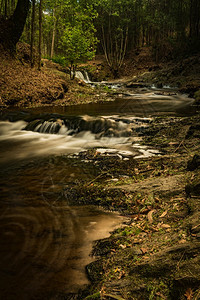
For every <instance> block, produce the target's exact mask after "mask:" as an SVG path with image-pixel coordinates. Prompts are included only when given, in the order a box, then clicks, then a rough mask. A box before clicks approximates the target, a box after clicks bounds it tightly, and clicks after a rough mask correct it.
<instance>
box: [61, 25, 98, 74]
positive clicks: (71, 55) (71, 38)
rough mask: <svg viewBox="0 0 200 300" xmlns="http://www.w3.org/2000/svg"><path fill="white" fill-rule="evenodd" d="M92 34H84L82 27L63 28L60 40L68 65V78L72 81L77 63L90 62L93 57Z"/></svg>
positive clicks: (93, 40)
mask: <svg viewBox="0 0 200 300" xmlns="http://www.w3.org/2000/svg"><path fill="white" fill-rule="evenodd" d="M95 43H96V39H95V38H94V35H93V32H87V33H86V32H84V31H83V29H82V27H80V26H79V25H77V26H74V27H72V26H70V25H68V26H67V27H66V28H65V31H64V36H63V39H62V49H63V51H64V54H65V57H66V60H67V61H68V63H69V70H70V78H71V79H74V77H75V74H76V69H77V65H78V63H81V62H85V61H87V60H91V59H92V58H93V57H94V55H95V48H94V46H95Z"/></svg>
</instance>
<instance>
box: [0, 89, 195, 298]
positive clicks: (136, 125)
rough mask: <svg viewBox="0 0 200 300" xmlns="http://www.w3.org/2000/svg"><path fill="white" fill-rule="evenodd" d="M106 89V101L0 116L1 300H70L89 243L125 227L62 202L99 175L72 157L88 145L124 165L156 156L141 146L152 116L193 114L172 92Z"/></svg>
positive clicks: (83, 278) (82, 280) (79, 283)
mask: <svg viewBox="0 0 200 300" xmlns="http://www.w3.org/2000/svg"><path fill="white" fill-rule="evenodd" d="M112 88H113V89H115V90H116V100H115V101H111V102H104V103H95V104H86V105H76V106H67V107H43V108H35V109H24V110H23V111H19V110H17V109H13V110H9V111H4V112H2V113H1V115H0V143H1V152H0V185H1V205H0V257H1V259H0V273H1V274H0V298H1V299H9V300H10V299H70V295H73V294H75V293H77V292H78V290H79V289H80V288H84V287H85V286H87V285H88V284H89V281H88V279H87V275H86V273H85V266H86V265H87V264H88V263H90V262H92V261H93V260H94V258H93V257H91V256H90V253H91V250H92V245H93V242H94V241H95V240H98V239H102V238H105V237H108V236H109V233H110V232H111V231H112V230H114V229H115V228H117V227H119V226H120V224H122V223H123V222H124V220H125V218H123V217H122V216H120V215H119V214H117V213H114V212H108V211H105V210H103V209H101V208H98V207H95V206H91V205H90V206H72V205H70V203H69V202H68V199H67V197H66V196H65V197H63V194H62V192H63V189H64V188H65V187H66V186H68V187H69V186H70V185H72V184H76V181H77V182H78V181H79V180H81V181H84V182H90V181H91V180H93V179H94V178H95V177H96V176H97V173H96V169H95V166H94V167H93V168H91V167H87V164H86V163H85V165H86V166H85V167H83V165H81V166H80V165H79V164H78V163H77V162H76V159H74V157H75V156H77V157H78V154H79V153H80V152H83V151H86V150H88V149H92V148H96V151H97V152H98V153H100V154H101V155H112V156H116V157H118V158H120V159H125V160H128V159H129V158H130V157H134V158H135V159H139V158H144V157H151V156H154V155H160V153H159V151H158V150H157V149H153V148H148V147H147V146H145V145H141V144H140V142H141V138H142V137H141V136H142V134H143V133H145V130H146V129H147V128H148V126H149V125H150V124H151V122H152V118H153V117H154V116H159V115H166V116H172V117H173V116H185V115H188V114H190V113H191V114H192V113H193V112H194V108H193V107H192V104H193V101H194V100H193V99H191V98H188V97H187V96H186V95H180V94H178V93H177V92H176V91H174V90H170V89H155V88H141V89H138V90H134V89H133V90H132V89H130V88H129V89H127V88H125V87H121V86H120V88H119V87H118V86H117V87H116V86H112ZM66 295H67V296H66ZM66 297H68V298H66Z"/></svg>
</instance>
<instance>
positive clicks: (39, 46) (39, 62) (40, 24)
mask: <svg viewBox="0 0 200 300" xmlns="http://www.w3.org/2000/svg"><path fill="white" fill-rule="evenodd" d="M42 4H43V1H42V0H40V6H39V45H38V52H39V58H38V70H39V71H40V70H41V58H42Z"/></svg>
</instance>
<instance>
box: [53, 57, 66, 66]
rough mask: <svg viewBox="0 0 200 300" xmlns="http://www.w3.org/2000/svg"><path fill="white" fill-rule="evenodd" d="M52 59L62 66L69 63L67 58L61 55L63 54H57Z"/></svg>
mask: <svg viewBox="0 0 200 300" xmlns="http://www.w3.org/2000/svg"><path fill="white" fill-rule="evenodd" d="M52 61H53V62H55V63H57V64H60V65H61V66H62V67H66V64H67V60H66V58H65V57H64V56H61V55H56V56H54V57H53V58H52Z"/></svg>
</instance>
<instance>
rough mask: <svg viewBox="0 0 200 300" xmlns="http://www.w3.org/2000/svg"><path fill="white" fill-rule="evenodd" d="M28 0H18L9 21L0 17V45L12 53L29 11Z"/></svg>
mask: <svg viewBox="0 0 200 300" xmlns="http://www.w3.org/2000/svg"><path fill="white" fill-rule="evenodd" d="M29 4H30V1H29V0H18V2H17V6H16V8H15V11H14V13H13V15H12V16H11V17H10V18H9V19H7V20H6V19H5V18H3V17H0V44H2V45H3V47H4V48H6V49H8V50H10V51H11V52H14V51H15V49H16V44H17V42H18V41H19V39H20V37H21V35H22V32H23V30H24V25H25V22H26V18H27V15H28V11H29Z"/></svg>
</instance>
